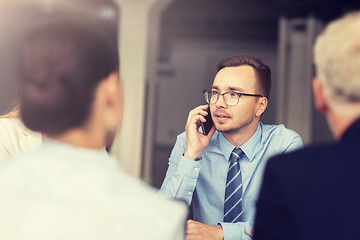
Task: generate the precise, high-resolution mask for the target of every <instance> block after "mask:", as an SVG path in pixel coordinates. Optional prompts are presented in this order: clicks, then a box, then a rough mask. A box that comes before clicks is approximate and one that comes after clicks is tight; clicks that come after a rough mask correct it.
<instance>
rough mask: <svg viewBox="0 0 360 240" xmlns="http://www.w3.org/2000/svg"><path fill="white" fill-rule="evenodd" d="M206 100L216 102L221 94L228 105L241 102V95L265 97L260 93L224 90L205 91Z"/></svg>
mask: <svg viewBox="0 0 360 240" xmlns="http://www.w3.org/2000/svg"><path fill="white" fill-rule="evenodd" d="M203 94H204V97H205V101H206V102H207V103H209V104H215V103H216V102H217V101H218V100H219V96H220V95H221V96H222V97H223V99H224V102H225V103H226V105H228V106H235V105H236V104H238V103H239V98H240V97H241V96H243V95H244V96H251V97H263V96H262V95H259V94H248V93H237V92H224V93H218V92H216V91H207V90H204V91H203Z"/></svg>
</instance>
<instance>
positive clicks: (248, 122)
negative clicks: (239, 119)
mask: <svg viewBox="0 0 360 240" xmlns="http://www.w3.org/2000/svg"><path fill="white" fill-rule="evenodd" d="M253 120H254V117H252V118H250V119H248V120H247V121H246V122H244V123H242V124H241V125H240V126H236V127H233V128H231V127H230V128H228V129H226V128H225V129H221V127H219V128H218V127H216V126H215V127H216V130H217V131H218V132H221V133H225V134H235V133H238V132H240V130H241V129H243V128H245V127H247V126H248V125H250V124H251V123H252V122H253Z"/></svg>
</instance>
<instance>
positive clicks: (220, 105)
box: [215, 95, 227, 108]
mask: <svg viewBox="0 0 360 240" xmlns="http://www.w3.org/2000/svg"><path fill="white" fill-rule="evenodd" d="M215 106H216V107H218V108H226V107H227V104H226V103H225V97H224V95H219V98H218V100H217V102H216V103H215Z"/></svg>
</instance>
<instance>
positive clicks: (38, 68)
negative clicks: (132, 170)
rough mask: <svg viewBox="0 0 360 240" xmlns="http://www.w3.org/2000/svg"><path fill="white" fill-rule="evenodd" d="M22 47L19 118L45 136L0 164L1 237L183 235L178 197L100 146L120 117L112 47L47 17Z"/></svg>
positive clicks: (86, 31)
mask: <svg viewBox="0 0 360 240" xmlns="http://www.w3.org/2000/svg"><path fill="white" fill-rule="evenodd" d="M21 53H22V54H21V56H20V69H19V71H20V74H21V81H20V105H21V118H22V120H23V122H24V124H25V125H26V126H27V127H28V128H29V129H31V130H34V131H38V132H41V133H44V134H45V135H46V136H47V137H46V139H45V140H44V143H43V145H42V146H41V147H40V148H39V149H38V150H35V151H33V152H31V153H29V154H27V155H23V156H18V157H16V158H15V159H12V161H8V162H7V163H6V164H5V166H4V167H2V168H1V169H0V196H1V197H0V213H1V214H0V226H1V230H0V239H6V240H24V239H36V240H45V239H46V240H49V239H51V240H57V239H59V240H60V239H61V240H63V239H67V240H70V239H76V240H79V239H86V240H92V239H93V240H95V239H96V240H99V239H106V240H110V239H114V240H115V239H116V240H119V239H141V240H143V239H154V240H160V239H171V240H172V239H183V238H184V222H185V217H186V216H185V215H186V207H185V205H183V204H182V203H180V202H170V201H168V200H165V199H163V198H161V197H160V196H159V195H158V194H157V193H156V192H155V191H154V190H152V189H150V188H149V187H147V186H145V185H144V184H142V183H141V182H140V181H139V180H137V179H134V178H132V177H130V176H129V175H127V174H126V173H125V172H124V171H123V170H121V169H120V168H119V166H118V162H117V161H116V160H115V159H114V158H112V157H108V156H107V155H106V154H105V153H104V151H103V146H105V145H109V144H111V142H112V141H113V139H114V136H115V133H116V131H117V128H118V126H119V124H120V120H121V117H122V109H123V103H122V92H121V88H120V85H119V75H118V56H117V50H116V48H112V47H111V45H110V44H109V42H108V41H107V39H106V38H104V37H103V36H102V35H101V34H98V33H96V32H93V31H91V30H90V29H86V28H85V27H84V26H80V25H74V24H65V23H51V24H49V25H46V26H43V27H41V28H39V29H38V30H37V31H35V32H33V33H32V34H31V35H30V36H29V37H28V38H27V39H26V41H25V44H24V47H23V49H22V52H21Z"/></svg>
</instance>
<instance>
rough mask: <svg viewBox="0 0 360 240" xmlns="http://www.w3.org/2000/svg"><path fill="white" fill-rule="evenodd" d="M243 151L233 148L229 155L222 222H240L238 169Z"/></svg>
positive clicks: (240, 185) (240, 201)
mask: <svg viewBox="0 0 360 240" xmlns="http://www.w3.org/2000/svg"><path fill="white" fill-rule="evenodd" d="M242 154H243V151H242V150H241V149H240V148H235V149H234V150H233V151H232V153H231V156H230V159H229V161H230V165H229V169H228V174H227V178H226V189H225V201H224V222H230V223H234V222H240V221H241V219H242V191H243V188H242V176H241V171H240V164H239V160H240V156H241V155H242Z"/></svg>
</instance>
